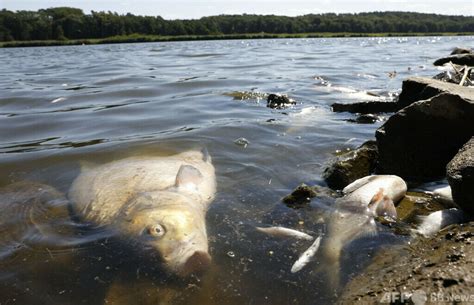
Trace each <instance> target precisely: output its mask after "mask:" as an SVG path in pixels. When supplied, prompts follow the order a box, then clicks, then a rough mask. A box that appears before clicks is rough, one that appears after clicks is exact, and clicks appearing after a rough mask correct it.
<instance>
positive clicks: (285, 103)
mask: <svg viewBox="0 0 474 305" xmlns="http://www.w3.org/2000/svg"><path fill="white" fill-rule="evenodd" d="M291 105H296V102H295V101H294V100H292V99H290V98H288V96H286V95H282V94H273V93H272V94H269V95H268V98H267V107H268V108H272V109H283V108H287V107H289V106H291Z"/></svg>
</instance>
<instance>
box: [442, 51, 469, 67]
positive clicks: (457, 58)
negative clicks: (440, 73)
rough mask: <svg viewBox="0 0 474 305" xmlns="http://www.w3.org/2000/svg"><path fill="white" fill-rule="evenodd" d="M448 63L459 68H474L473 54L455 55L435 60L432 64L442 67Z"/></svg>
mask: <svg viewBox="0 0 474 305" xmlns="http://www.w3.org/2000/svg"><path fill="white" fill-rule="evenodd" d="M448 62H452V63H453V64H456V65H461V66H464V65H466V66H474V53H465V54H455V55H451V56H447V57H443V58H440V59H438V60H436V61H435V62H434V63H433V64H434V65H435V66H442V65H444V64H446V63H448Z"/></svg>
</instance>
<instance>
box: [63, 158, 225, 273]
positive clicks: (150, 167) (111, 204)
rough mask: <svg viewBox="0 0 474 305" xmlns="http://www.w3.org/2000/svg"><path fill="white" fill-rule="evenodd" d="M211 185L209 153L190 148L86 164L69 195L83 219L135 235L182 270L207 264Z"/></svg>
mask: <svg viewBox="0 0 474 305" xmlns="http://www.w3.org/2000/svg"><path fill="white" fill-rule="evenodd" d="M215 191H216V177H215V169H214V166H213V165H212V163H211V158H210V156H209V155H208V154H207V151H204V152H202V151H196V150H192V151H186V152H183V153H180V154H177V155H172V156H166V157H145V156H141V157H130V158H126V159H122V160H118V161H113V162H110V163H107V164H104V165H98V166H95V167H91V166H88V167H85V168H83V169H82V171H81V173H80V175H79V176H78V177H77V178H76V180H75V181H74V182H73V184H72V186H71V189H70V191H69V198H70V200H71V201H72V202H73V205H74V209H75V212H76V213H77V214H78V215H79V216H80V217H81V218H82V219H83V220H85V221H88V222H91V223H94V224H96V225H99V226H108V227H110V228H111V229H112V230H115V231H117V232H118V234H119V236H121V237H124V238H127V239H129V240H131V241H137V242H138V244H140V245H142V246H143V249H147V250H152V251H153V252H155V253H158V254H159V256H160V257H161V259H162V261H163V263H164V266H165V268H166V269H168V270H169V271H170V272H172V273H174V274H177V275H180V276H186V275H189V274H191V273H195V272H200V271H203V270H205V269H206V268H207V267H208V266H209V265H210V262H211V257H210V255H209V251H208V240H207V233H206V224H205V214H206V211H207V208H208V206H209V204H210V203H211V202H212V200H213V199H214V195H215Z"/></svg>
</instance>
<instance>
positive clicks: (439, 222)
mask: <svg viewBox="0 0 474 305" xmlns="http://www.w3.org/2000/svg"><path fill="white" fill-rule="evenodd" d="M420 219H421V223H420V225H418V228H417V229H416V230H415V233H418V234H421V235H423V236H424V237H430V236H432V235H434V234H436V233H437V232H438V231H439V230H441V229H443V228H444V227H447V226H449V225H451V224H456V223H463V222H465V221H467V220H468V217H467V215H466V214H465V213H464V212H463V211H461V210H459V209H456V208H452V209H447V210H441V211H436V212H433V213H431V214H430V215H428V216H420Z"/></svg>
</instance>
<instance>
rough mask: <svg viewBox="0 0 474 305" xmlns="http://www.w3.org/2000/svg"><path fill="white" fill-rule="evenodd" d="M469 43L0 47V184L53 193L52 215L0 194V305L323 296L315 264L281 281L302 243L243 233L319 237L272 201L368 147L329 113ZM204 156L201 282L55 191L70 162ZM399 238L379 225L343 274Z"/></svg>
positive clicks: (358, 130)
mask: <svg viewBox="0 0 474 305" xmlns="http://www.w3.org/2000/svg"><path fill="white" fill-rule="evenodd" d="M472 39H473V37H412V38H403V37H402V38H400V37H397V38H331V39H281V40H242V41H241V40H228V41H227V40H225V41H196V42H166V43H147V44H118V45H95V46H67V47H44V48H18V49H0V61H1V63H2V69H1V71H2V73H1V75H0V88H1V95H0V169H1V170H0V186H7V185H10V184H12V183H15V182H23V181H35V182H40V183H42V184H45V185H49V186H52V187H54V188H56V189H57V190H58V194H56V195H57V196H53V197H54V198H53V199H51V198H50V199H51V200H56V201H55V203H54V206H53V207H52V208H50V209H52V210H53V211H49V210H48V209H46V208H44V207H41V206H40V207H39V208H38V207H33V208H29V207H24V206H23V207H22V206H20V207H19V206H18V205H17V206H15V205H11V204H10V205H9V202H8V201H9V199H10V197H11V196H10V195H3V197H0V198H1V200H2V201H3V202H1V203H0V204H3V205H4V206H3V207H2V214H3V216H2V217H3V218H2V217H0V219H3V220H4V223H3V224H1V223H0V304H1V305H3V304H195V305H200V304H208V305H210V304H219V305H224V304H236V305H237V304H239V305H241V304H272V305H276V304H325V303H331V302H334V301H335V300H336V299H337V295H335V294H334V292H332V291H330V290H329V289H327V288H326V287H325V281H326V279H325V274H324V273H321V272H318V261H317V260H316V261H315V262H313V263H311V264H310V265H308V266H307V267H306V268H305V269H303V270H302V271H300V272H298V273H295V274H293V273H291V272H290V268H291V266H292V264H293V263H294V261H295V260H296V259H297V257H298V256H299V254H300V253H302V252H303V251H304V250H305V249H306V248H307V247H308V246H309V245H310V244H311V242H309V243H308V242H307V241H298V242H295V241H292V240H278V239H274V238H270V237H268V236H264V235H262V234H261V233H258V232H256V231H255V229H254V227H255V226H265V225H283V226H288V227H292V228H297V229H300V230H303V231H305V232H307V233H310V234H312V235H318V234H319V233H320V232H322V231H323V229H324V228H323V224H321V222H320V221H319V218H320V215H319V212H318V210H317V208H316V207H315V206H314V205H310V206H309V207H307V208H303V209H298V210H294V209H290V208H287V207H286V206H285V205H284V204H283V203H282V202H281V198H282V197H283V196H285V195H287V194H289V193H290V192H291V190H292V189H294V188H295V187H296V186H297V185H299V184H300V183H302V182H304V183H306V184H310V185H314V184H318V185H324V181H323V180H322V178H321V173H322V172H323V170H324V167H325V165H327V164H328V163H329V162H330V160H331V159H332V158H334V157H335V154H336V152H337V151H342V150H346V149H353V148H355V147H357V146H358V145H360V144H361V143H363V142H365V141H366V140H369V139H373V138H374V132H375V130H376V129H377V128H378V127H379V126H380V125H381V124H383V122H377V123H375V124H355V123H351V122H348V121H347V120H348V119H353V118H355V116H354V115H352V114H348V113H333V112H332V111H331V107H330V105H331V104H332V103H335V102H340V103H350V102H355V101H362V100H387V101H389V100H392V99H393V98H394V96H396V94H397V93H399V92H400V89H401V83H402V80H403V79H404V78H406V77H409V76H415V75H418V76H433V75H435V74H437V73H439V72H440V70H439V69H438V68H436V67H434V66H432V62H433V61H434V60H435V59H437V58H438V57H441V56H444V55H447V54H449V52H450V51H451V49H452V48H453V47H455V46H468V45H470V44H471V43H472ZM394 72H396V73H394ZM268 93H283V94H287V95H288V96H289V97H290V98H292V99H294V100H295V101H296V103H297V104H296V105H295V106H293V107H290V108H287V109H280V110H277V109H270V108H267V107H266V94H268ZM241 138H244V139H245V140H243V139H241ZM238 139H240V140H239V141H236V140H238ZM202 147H206V148H207V149H208V151H209V153H210V154H211V156H212V159H213V162H214V165H215V167H216V173H217V187H218V190H217V197H216V199H215V201H214V202H213V204H212V205H211V207H210V209H209V211H208V214H207V226H208V228H207V229H208V234H209V242H210V251H211V254H212V256H213V264H212V267H211V269H210V270H209V272H207V273H206V274H204V275H203V276H200V277H193V278H191V279H187V280H182V279H178V278H174V277H172V276H169V275H167V274H166V273H164V272H163V270H161V268H160V264H159V262H158V261H157V260H155V259H150V258H148V257H144V256H143V255H141V253H137V251H134V250H135V249H129V248H130V247H128V245H126V244H124V243H123V242H121V241H120V240H118V239H117V237H116V236H114V234H113V233H111V232H108V231H107V230H106V229H104V228H100V229H97V228H96V229H95V228H92V227H91V226H90V225H88V224H84V223H81V222H80V221H77V220H75V219H74V217H73V219H71V218H70V217H69V216H68V215H69V214H68V203H67V200H65V199H64V195H62V194H67V192H68V189H69V187H70V185H71V183H72V181H73V180H74V178H75V177H76V176H77V175H78V174H79V172H80V163H81V162H84V161H85V162H93V163H97V164H100V163H105V162H108V161H112V160H117V159H120V158H123V157H127V156H135V155H168V154H172V153H174V152H179V151H183V150H187V149H192V148H202ZM0 195H1V194H0ZM61 196H62V197H61ZM57 198H62V199H60V200H59V201H57ZM50 199H48V200H50ZM20 201H21V200H20ZM42 209H43V210H42ZM53 212H54V213H53ZM48 213H53V214H48ZM42 221H43V222H45V223H46V224H45V225H44V226H41V224H42ZM5 223H6V224H5ZM38 223H39V224H40V226H39V227H40V229H38V228H35V227H38ZM403 242H404V238H403V237H399V236H395V235H393V233H391V232H384V229H383V228H381V234H380V236H379V237H375V238H369V239H365V240H362V241H360V242H359V243H358V244H357V245H356V246H349V247H348V248H347V251H345V254H344V257H343V266H342V269H343V274H344V278H345V280H346V281H347V280H349V279H350V278H351V277H352V276H354V275H355V274H357V273H358V272H361V270H362V268H363V266H364V265H365V264H367V262H368V261H369V260H370V257H371V256H372V255H373V254H374V253H375V251H377V249H378V247H380V246H381V245H383V244H387V243H393V244H400V243H403Z"/></svg>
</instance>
